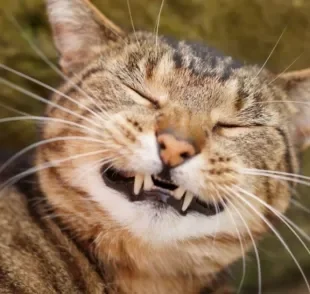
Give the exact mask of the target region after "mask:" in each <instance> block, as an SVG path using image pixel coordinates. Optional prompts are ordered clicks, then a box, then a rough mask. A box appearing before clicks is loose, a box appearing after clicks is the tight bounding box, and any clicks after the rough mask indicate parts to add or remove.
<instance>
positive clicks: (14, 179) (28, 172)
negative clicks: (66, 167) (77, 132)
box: [0, 150, 107, 191]
mask: <svg viewBox="0 0 310 294" xmlns="http://www.w3.org/2000/svg"><path fill="white" fill-rule="evenodd" d="M106 152H107V151H106V150H97V151H92V152H88V153H82V154H77V155H73V156H70V157H66V158H62V159H59V160H54V161H51V162H47V163H45V164H41V165H39V166H35V167H33V168H30V169H28V170H26V171H24V172H21V173H19V174H17V175H15V176H13V177H11V178H10V179H8V180H7V181H5V182H4V183H3V184H2V185H0V191H1V190H3V189H4V188H6V187H7V186H8V185H14V184H15V183H16V182H18V181H19V180H20V179H22V178H24V177H26V176H28V175H31V174H33V173H36V172H38V171H42V170H44V169H47V168H50V167H55V166H57V165H59V164H60V163H64V162H67V161H70V160H74V159H79V158H82V157H87V156H91V155H96V154H100V153H103V154H104V153H106Z"/></svg>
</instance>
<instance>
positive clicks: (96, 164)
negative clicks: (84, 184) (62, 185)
mask: <svg viewBox="0 0 310 294" xmlns="http://www.w3.org/2000/svg"><path fill="white" fill-rule="evenodd" d="M116 158H119V156H118V157H117V156H111V157H107V158H104V159H99V160H97V161H96V162H94V163H92V166H91V167H90V168H86V169H85V170H83V172H80V173H79V175H77V176H76V179H75V181H76V182H79V181H80V180H81V179H82V177H84V175H85V174H87V173H88V172H90V171H91V170H94V169H96V168H97V167H101V166H102V165H106V164H107V163H109V164H112V163H113V161H115V159H116ZM75 181H74V183H75Z"/></svg>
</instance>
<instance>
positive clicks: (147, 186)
mask: <svg viewBox="0 0 310 294" xmlns="http://www.w3.org/2000/svg"><path fill="white" fill-rule="evenodd" d="M153 185H154V183H153V180H152V177H151V176H150V175H145V176H144V187H143V188H144V190H146V191H148V190H151V189H152V187H153Z"/></svg>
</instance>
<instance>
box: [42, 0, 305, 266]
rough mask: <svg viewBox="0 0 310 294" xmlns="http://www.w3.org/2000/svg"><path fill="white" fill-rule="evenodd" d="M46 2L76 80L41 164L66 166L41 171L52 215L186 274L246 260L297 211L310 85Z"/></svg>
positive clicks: (56, 0) (53, 123) (49, 128)
mask: <svg viewBox="0 0 310 294" xmlns="http://www.w3.org/2000/svg"><path fill="white" fill-rule="evenodd" d="M47 3H48V13H49V18H50V22H51V24H52V28H53V33H54V38H55V44H56V47H57V49H58V50H59V52H60V65H61V67H62V69H63V72H64V73H65V74H66V76H67V77H69V78H67V79H66V81H65V83H64V85H63V86H62V87H61V88H59V92H58V93H55V95H53V97H52V99H51V103H52V104H51V105H50V106H49V107H48V109H47V110H46V115H47V116H48V117H50V118H51V120H50V121H49V122H47V123H46V124H45V125H44V127H43V129H42V136H43V138H44V139H47V140H49V144H45V145H41V146H40V147H39V148H38V161H37V163H38V165H41V164H49V163H50V164H51V165H54V164H55V163H57V165H56V166H53V167H52V168H50V169H43V170H42V171H41V172H39V177H40V180H41V183H43V182H44V183H46V182H48V183H49V184H47V185H42V187H43V190H44V191H45V192H46V194H47V197H48V199H49V201H50V202H51V203H52V205H54V207H56V210H58V211H60V212H61V213H60V215H62V214H67V215H69V216H70V217H68V218H67V220H70V221H72V224H73V226H76V227H77V228H76V230H77V231H78V233H80V235H81V236H85V239H86V238H90V239H91V240H93V241H94V240H95V243H96V242H97V243H98V244H99V243H100V242H102V243H104V242H107V243H108V244H110V247H109V250H110V252H109V253H110V254H111V256H112V255H113V250H116V249H115V248H119V246H121V248H122V250H123V251H122V252H126V254H127V255H128V256H131V255H132V256H131V258H135V255H134V253H133V252H134V251H135V250H141V252H142V250H144V249H145V248H147V250H150V252H152V250H153V248H157V249H158V250H159V251H160V250H165V249H166V248H170V249H171V251H169V252H170V253H172V252H174V256H170V255H166V256H165V258H167V260H170V259H171V260H172V259H174V260H173V262H174V263H176V264H177V263H178V262H179V260H180V264H181V262H183V265H184V259H182V258H183V257H184V256H186V258H185V259H186V262H187V264H188V265H189V266H193V265H198V264H200V263H202V262H206V261H207V260H209V259H211V260H213V261H216V262H215V263H216V264H217V265H218V268H221V267H222V266H223V265H226V264H228V263H229V262H231V261H233V260H234V259H236V258H237V257H238V256H240V255H241V252H242V248H243V247H244V248H245V247H248V246H251V243H252V242H253V240H252V239H251V237H250V235H253V236H254V238H257V237H259V236H260V235H261V234H262V233H263V232H265V231H266V230H267V229H268V227H269V228H270V225H271V223H270V221H271V218H272V216H273V218H277V217H276V214H277V213H278V212H279V213H282V212H284V211H285V209H286V208H287V206H288V204H289V199H290V194H291V190H292V188H293V187H292V185H291V184H290V182H288V181H286V180H285V179H286V177H288V175H286V174H284V173H296V172H297V171H298V168H299V167H298V161H297V155H298V152H299V150H298V149H299V148H300V146H302V145H303V146H305V144H306V143H307V139H308V135H309V129H307V128H306V126H307V125H309V124H308V122H309V117H310V111H309V109H310V108H309V107H307V105H306V104H305V106H304V107H301V106H303V104H302V103H304V102H305V101H306V100H307V99H308V97H307V96H308V95H309V93H310V74H309V73H308V72H307V71H304V72H301V73H296V74H295V73H292V74H286V75H282V76H280V77H278V76H276V75H274V74H272V73H269V72H268V71H267V70H265V69H262V68H260V67H258V66H246V65H242V64H239V63H237V62H234V61H233V59H232V58H230V57H225V56H221V55H220V54H218V53H217V52H216V51H214V50H213V49H210V48H209V47H207V46H204V45H201V44H197V43H190V42H186V41H180V42H179V41H175V40H173V39H170V38H167V37H163V36H156V35H154V34H152V33H146V32H136V33H134V32H133V33H128V34H127V33H125V32H123V31H122V30H121V29H120V28H118V27H117V26H116V25H114V24H113V23H112V22H110V21H109V20H107V19H106V18H105V17H104V16H102V15H101V14H100V13H99V12H98V11H97V10H96V9H95V8H94V7H93V6H92V5H91V4H90V3H89V2H88V1H86V0H67V1H65V0H48V1H47ZM60 92H61V93H63V94H61V93H60ZM294 101H298V102H300V103H294ZM307 119H308V122H307ZM270 171H279V172H281V173H283V174H279V173H278V174H277V175H276V176H274V177H268V175H271V172H270ZM277 211H278V212H277ZM269 224H270V225H269ZM90 228H91V229H90ZM240 238H242V240H243V241H242V242H243V243H244V246H240V241H239V239H240ZM109 242H110V243H109ZM119 244H121V245H119ZM212 244H213V245H214V244H215V245H214V246H215V247H214V246H212ZM98 246H99V245H98ZM105 246H108V245H105ZM142 248H144V249H142ZM244 248H243V249H244ZM145 250H146V249H145ZM172 255H173V254H172ZM202 257H203V258H202ZM152 258H153V257H151V256H150V258H149V259H150V260H152ZM177 259H179V260H177ZM171 260H170V264H173V262H172V261H171ZM198 260H199V262H198ZM157 261H158V258H157ZM158 262H160V263H161V264H164V263H165V260H163V259H162V258H161V259H160V261H158ZM184 268H185V267H184ZM195 270H197V271H199V270H200V271H204V269H202V268H200V269H198V268H197V269H195Z"/></svg>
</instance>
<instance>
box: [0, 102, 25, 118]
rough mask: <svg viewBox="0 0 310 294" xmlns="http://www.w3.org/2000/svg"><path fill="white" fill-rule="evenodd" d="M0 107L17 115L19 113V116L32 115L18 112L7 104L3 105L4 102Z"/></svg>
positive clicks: (0, 103)
mask: <svg viewBox="0 0 310 294" xmlns="http://www.w3.org/2000/svg"><path fill="white" fill-rule="evenodd" d="M0 106H1V107H2V108H4V109H6V110H8V111H11V112H15V113H17V114H19V115H30V114H29V113H27V112H24V111H20V110H17V109H15V108H13V107H11V106H9V105H7V104H5V103H2V102H0Z"/></svg>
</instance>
